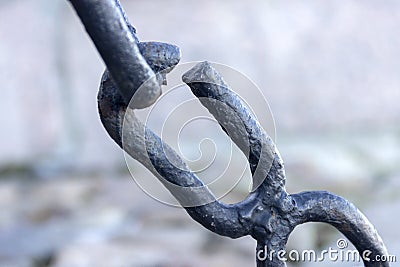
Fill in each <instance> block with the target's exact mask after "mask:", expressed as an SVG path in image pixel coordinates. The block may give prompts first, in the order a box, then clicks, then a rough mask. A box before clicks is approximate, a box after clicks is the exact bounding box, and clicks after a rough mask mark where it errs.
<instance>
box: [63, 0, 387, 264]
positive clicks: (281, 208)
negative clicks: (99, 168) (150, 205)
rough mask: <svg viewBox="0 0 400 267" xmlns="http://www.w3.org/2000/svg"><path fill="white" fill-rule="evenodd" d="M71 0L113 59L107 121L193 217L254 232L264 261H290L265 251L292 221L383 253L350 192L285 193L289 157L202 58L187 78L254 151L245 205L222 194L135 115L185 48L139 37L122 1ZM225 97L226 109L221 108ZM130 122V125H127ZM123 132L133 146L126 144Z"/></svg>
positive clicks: (103, 112) (230, 232)
mask: <svg viewBox="0 0 400 267" xmlns="http://www.w3.org/2000/svg"><path fill="white" fill-rule="evenodd" d="M69 1H70V2H71V4H72V5H73V7H74V8H75V10H76V12H77V14H78V16H79V17H80V19H81V20H82V22H83V24H84V25H85V27H86V30H87V32H88V34H89V36H90V37H91V38H92V40H93V42H94V44H95V45H96V48H97V50H98V51H99V53H100V55H101V57H102V58H103V60H104V62H105V64H106V66H107V70H106V71H105V73H104V74H103V78H102V81H101V86H100V91H99V94H98V104H99V113H100V118H101V120H102V123H103V125H104V127H105V129H106V130H107V132H108V133H109V135H110V136H111V137H112V139H113V140H114V141H115V142H116V143H117V144H118V145H119V146H120V147H121V148H123V149H124V150H125V151H126V152H127V153H128V154H130V155H131V156H132V157H133V158H134V159H136V160H137V161H139V162H140V163H142V164H143V165H144V166H145V167H146V168H148V169H149V170H150V171H151V172H152V173H153V174H154V175H155V176H156V177H157V178H158V179H159V180H160V181H161V182H162V183H163V184H164V185H165V187H166V188H167V189H168V190H169V191H170V192H171V194H172V195H173V196H174V197H175V198H176V199H177V200H178V201H179V203H180V204H181V205H182V206H183V207H184V208H185V209H186V211H187V213H188V214H189V215H190V216H191V217H192V218H193V219H194V220H196V221H197V222H198V223H200V224H201V225H203V226H204V227H205V228H207V229H209V230H210V231H212V232H214V233H217V234H219V235H222V236H227V237H231V238H239V237H242V236H247V235H250V236H252V237H253V238H254V239H255V240H257V249H256V254H257V266H259V267H262V266H286V263H285V261H283V260H282V259H281V258H280V257H279V255H277V254H271V255H269V256H267V255H264V257H260V255H261V254H263V253H264V254H265V253H266V252H267V251H275V252H277V251H284V249H285V246H286V243H287V240H288V237H289V235H290V234H291V232H292V231H293V230H294V228H295V227H296V226H297V225H300V224H303V223H307V222H324V223H328V224H330V225H332V226H334V227H336V228H337V229H338V230H339V231H340V232H342V233H343V234H344V235H345V236H346V237H347V238H348V239H349V240H350V241H351V242H352V243H353V244H354V246H355V247H356V248H357V250H358V252H359V253H360V255H362V254H363V252H364V251H369V252H370V253H369V255H368V258H369V259H375V258H377V257H379V256H385V255H387V250H386V247H385V245H384V244H383V241H382V239H381V238H380V236H379V235H378V233H377V231H376V230H375V228H374V226H373V225H372V224H371V223H370V222H369V221H368V219H367V218H366V217H365V216H364V215H363V214H362V213H361V212H360V211H359V210H358V209H357V208H356V207H355V206H354V205H353V204H351V203H350V202H348V201H347V200H345V199H343V198H342V197H339V196H336V195H334V194H332V193H329V192H325V191H312V192H302V193H299V194H288V193H287V192H286V189H285V180H286V177H285V171H284V165H283V161H282V159H281V157H280V154H279V152H278V150H277V148H276V146H275V144H274V143H273V141H272V140H271V138H270V137H269V136H268V134H267V133H266V132H265V131H264V130H263V129H262V127H261V126H260V124H259V123H258V121H257V120H256V118H255V117H254V115H253V114H252V113H251V112H250V111H249V110H248V108H247V107H246V105H244V103H243V102H242V101H241V99H240V98H239V97H238V96H237V95H236V94H235V93H234V92H233V91H232V90H231V89H230V88H229V86H228V85H227V84H226V83H225V82H224V80H223V78H222V77H221V75H220V74H219V73H218V72H217V70H216V69H214V68H213V67H212V66H211V65H210V64H209V63H207V62H202V63H199V64H197V65H196V66H195V67H194V68H192V69H191V70H189V71H188V72H187V73H185V74H184V75H183V77H182V79H183V81H184V82H185V83H186V84H187V85H188V86H189V87H190V89H191V91H192V92H193V94H194V95H195V96H196V97H197V98H199V100H200V102H201V103H202V105H203V106H205V107H206V108H207V109H208V110H209V112H210V113H211V114H212V115H213V116H214V117H215V119H216V120H217V121H218V123H219V124H220V126H221V128H222V129H223V130H224V131H225V132H226V133H227V134H228V136H229V137H230V138H231V139H232V141H233V142H235V144H236V145H237V146H238V147H239V148H240V149H241V150H242V151H243V153H245V154H248V155H249V156H248V162H249V165H250V169H251V173H252V176H253V185H255V186H254V190H253V191H252V192H251V193H250V194H249V195H248V196H247V197H246V199H245V200H243V201H241V202H239V203H236V204H230V205H228V204H225V203H222V202H220V201H218V200H216V199H215V197H214V195H213V194H212V192H210V191H209V189H208V188H207V187H206V186H204V184H203V182H202V181H201V180H200V179H199V178H198V177H197V176H196V175H195V174H194V173H193V172H192V171H191V170H190V169H189V167H188V166H187V165H186V164H185V163H184V161H183V160H182V159H181V158H180V156H179V155H178V154H177V153H176V152H175V151H174V150H173V149H172V148H171V147H169V146H168V145H167V144H165V143H164V142H163V141H162V140H161V138H160V137H159V136H157V135H156V134H155V133H153V132H152V131H151V130H150V129H148V128H147V127H146V126H145V125H143V123H142V122H141V121H140V120H138V119H137V118H136V116H135V114H134V109H135V108H136V109H137V108H144V107H148V106H150V105H151V104H153V103H154V102H155V101H156V99H157V98H158V97H159V96H160V94H161V85H162V84H165V81H166V80H165V75H166V74H167V73H168V72H169V71H171V70H172V69H173V68H174V67H175V66H176V65H177V64H178V62H179V60H180V50H179V48H178V47H176V46H174V45H170V44H164V43H157V42H150V43H142V42H140V41H139V39H138V38H137V36H136V30H135V29H134V27H133V26H132V25H131V24H130V23H129V21H128V19H127V16H126V14H125V12H124V11H123V9H122V7H121V5H120V3H119V1H118V0H69ZM132 98H133V99H132ZM131 99H132V101H131ZM221 103H222V104H223V106H225V107H226V108H223V109H221V108H220V107H221ZM124 123H125V124H128V126H129V127H127V129H124V127H122V126H123V124H124ZM238 124H241V125H242V126H243V127H237V126H238ZM238 129H243V130H242V131H240V130H238ZM123 139H124V142H125V143H127V144H128V145H126V146H123V142H122V140H123ZM196 203H206V204H202V205H196ZM363 260H364V264H365V266H368V267H375V266H389V263H388V262H378V261H373V260H370V261H368V259H365V258H363Z"/></svg>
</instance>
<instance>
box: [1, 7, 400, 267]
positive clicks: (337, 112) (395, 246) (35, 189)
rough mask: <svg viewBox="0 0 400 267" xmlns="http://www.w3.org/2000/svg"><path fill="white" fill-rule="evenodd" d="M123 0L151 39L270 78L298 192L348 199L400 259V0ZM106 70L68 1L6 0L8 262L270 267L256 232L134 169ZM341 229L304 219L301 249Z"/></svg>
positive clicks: (268, 90)
mask: <svg viewBox="0 0 400 267" xmlns="http://www.w3.org/2000/svg"><path fill="white" fill-rule="evenodd" d="M123 5H124V7H125V9H126V11H127V13H128V16H129V17H130V19H131V22H132V23H133V24H134V25H135V26H136V28H137V29H138V34H139V38H140V39H141V40H159V41H165V42H170V43H173V44H176V45H178V46H180V47H181V49H182V52H183V58H182V61H183V62H188V61H199V60H209V61H214V62H220V63H223V64H227V65H229V66H232V67H234V68H236V69H238V70H239V71H241V72H242V73H244V74H246V75H247V76H248V77H250V79H252V80H253V81H254V82H255V83H256V84H258V85H259V86H260V88H261V90H262V91H263V93H264V95H265V96H266V99H267V100H268V102H269V104H270V106H271V109H272V111H273V114H274V118H275V123H276V131H277V133H276V138H277V144H278V147H279V149H280V152H281V154H282V156H283V158H284V160H285V163H286V170H287V177H288V182H287V183H288V191H289V192H298V191H302V190H311V189H327V190H330V191H333V192H335V193H337V194H340V195H343V196H345V197H346V198H348V199H349V200H351V201H352V202H354V203H356V205H357V206H358V207H359V208H360V209H361V210H362V211H363V212H364V213H365V214H366V215H367V216H368V218H370V220H371V221H372V222H373V224H374V225H375V226H376V228H377V229H378V231H379V232H380V233H381V235H382V237H383V239H384V240H385V243H386V244H387V246H388V249H389V252H390V253H391V254H395V255H397V257H400V241H399V240H400V233H399V231H398V229H397V227H396V226H397V220H398V219H399V214H400V198H399V195H398V191H399V189H400V164H399V162H400V136H399V132H400V128H399V122H400V105H398V102H399V99H400V76H399V75H398V73H399V70H400V61H399V60H398V59H399V58H400V50H399V47H400V34H399V29H398V25H399V23H400V16H399V15H398V14H400V13H399V11H400V2H398V1H395V0H387V1H377V0H366V1H355V0H354V1H346V2H340V1H331V0H329V1H302V2H298V1H279V2H278V1H261V0H257V1H253V2H252V4H249V3H245V2H243V1H238V0H237V1H236V0H235V1H229V2H226V1H216V0H214V1H212V0H207V1H201V2H195V1H182V0H180V1H178V0H172V1H161V0H157V1H144V0H142V1H128V0H126V1H123ZM103 68H104V66H103V63H102V61H101V59H100V58H99V56H98V54H97V52H96V51H95V49H94V46H93V45H92V44H91V42H90V40H89V38H88V37H87V35H86V33H85V32H84V30H83V28H82V26H81V25H80V22H79V21H78V19H77V17H76V16H75V13H74V12H73V10H72V8H71V7H70V6H69V4H68V2H67V1H52V0H15V1H2V0H0V80H1V81H2V85H1V94H2V95H1V98H0V123H1V124H0V125H1V128H0V129H1V130H0V147H1V149H0V210H1V213H0V266H66V267H67V266H68V267H69V266H254V247H255V244H254V242H253V241H252V240H251V239H248V238H242V239H239V240H235V241H233V240H228V239H225V238H220V237H217V236H215V235H212V234H211V233H208V232H207V231H206V230H204V229H203V228H202V227H200V226H199V225H198V224H197V223H195V222H193V221H192V220H191V219H190V218H189V217H188V216H187V215H186V213H185V212H184V211H183V210H181V209H177V208H173V207H169V206H166V205H163V204H161V203H159V202H157V201H155V200H153V199H151V198H150V197H148V196H147V195H146V194H145V193H143V192H142V191H141V190H140V189H139V188H138V187H137V186H136V184H135V183H134V182H133V181H132V179H131V178H130V175H129V173H128V172H127V169H126V164H125V161H124V157H123V154H122V152H121V151H120V150H119V148H118V147H117V146H116V145H115V144H114V143H113V142H112V141H111V140H110V138H109V137H108V136H107V135H106V133H105V131H104V130H103V129H102V126H101V124H100V121H99V119H98V115H97V107H96V93H97V87H98V84H99V81H100V76H101V73H102V71H103ZM188 144H189V146H191V145H192V144H191V143H190V142H189V143H188ZM196 147H197V146H196ZM136 175H140V176H143V177H145V175H147V174H145V173H142V172H141V170H140V168H138V169H137V173H136ZM149 179H150V177H149ZM245 194H246V189H245V188H240V187H239V188H237V190H235V192H234V193H233V196H230V198H231V199H239V198H241V197H243V196H244V195H245ZM338 236H339V235H338V234H337V233H336V232H335V231H334V230H332V229H331V228H329V227H325V226H323V225H319V224H316V225H310V226H304V227H300V228H299V229H298V230H296V231H295V233H294V235H293V236H292V238H291V243H290V245H289V247H290V248H301V249H303V248H304V249H310V248H313V247H315V248H317V249H324V248H326V247H328V246H330V245H332V244H335V241H336V240H337V238H338ZM182 252H184V253H182ZM323 264H324V266H328V263H323ZM320 265H321V264H320ZM293 266H314V265H313V264H311V263H304V264H298V265H293ZM336 266H354V264H353V265H352V264H348V265H345V264H344V263H336Z"/></svg>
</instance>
